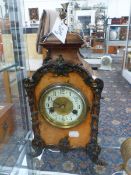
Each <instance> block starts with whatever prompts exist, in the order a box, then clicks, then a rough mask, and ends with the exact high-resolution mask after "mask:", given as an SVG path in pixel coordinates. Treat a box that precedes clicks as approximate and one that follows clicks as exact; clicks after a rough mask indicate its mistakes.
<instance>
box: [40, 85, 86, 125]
mask: <svg viewBox="0 0 131 175" xmlns="http://www.w3.org/2000/svg"><path fill="white" fill-rule="evenodd" d="M88 106H89V105H88V103H87V99H85V97H84V95H83V94H82V93H81V92H80V90H78V89H76V88H74V87H72V86H71V85H68V84H57V85H52V86H49V87H47V89H46V90H44V91H43V92H42V93H41V96H40V99H39V107H38V108H39V112H40V114H41V116H42V117H44V118H45V119H46V120H47V121H48V122H49V123H51V124H53V125H55V126H57V127H59V128H71V127H73V126H76V125H78V124H80V123H81V122H82V121H83V120H84V119H85V118H86V116H87V112H88V109H89V108H88Z"/></svg>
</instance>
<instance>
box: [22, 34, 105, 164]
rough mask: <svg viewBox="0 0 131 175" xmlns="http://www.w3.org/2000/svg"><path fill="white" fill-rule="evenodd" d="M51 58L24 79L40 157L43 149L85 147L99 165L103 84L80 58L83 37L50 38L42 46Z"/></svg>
mask: <svg viewBox="0 0 131 175" xmlns="http://www.w3.org/2000/svg"><path fill="white" fill-rule="evenodd" d="M40 44H41V45H42V46H43V49H44V50H45V48H46V49H47V56H46V58H44V60H43V65H42V67H40V68H39V69H38V70H37V71H36V72H34V74H33V75H32V77H31V78H26V79H24V86H25V89H26V92H27V95H28V99H29V105H30V110H31V117H32V129H33V132H34V139H33V141H32V146H33V148H34V150H35V153H36V155H38V154H41V152H42V149H43V148H58V149H60V150H61V151H68V150H71V149H79V148H83V149H85V150H86V151H87V153H88V155H89V156H90V158H91V160H92V161H94V162H98V155H99V153H100V147H99V146H98V144H97V134H98V121H99V111H100V98H101V92H102V89H103V81H102V80H100V79H98V78H96V79H93V73H92V70H91V68H90V67H89V65H88V64H87V63H86V62H85V61H84V60H83V59H82V58H81V57H80V55H79V53H78V49H79V48H80V46H81V45H82V44H83V41H82V39H81V37H80V36H79V35H78V34H75V33H72V34H70V33H68V34H67V38H66V43H65V44H62V43H61V42H60V41H58V40H57V39H56V38H55V36H53V35H50V36H49V37H48V38H47V40H46V41H44V42H43V43H40Z"/></svg>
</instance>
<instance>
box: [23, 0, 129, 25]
mask: <svg viewBox="0 0 131 175" xmlns="http://www.w3.org/2000/svg"><path fill="white" fill-rule="evenodd" d="M68 1H69V0H37V1H34V0H24V10H23V16H24V19H25V20H24V21H27V22H28V23H29V12H28V8H39V17H40V16H41V14H42V11H43V9H55V8H58V7H61V5H60V4H61V3H63V2H68ZM130 1H131V0H86V1H83V3H86V4H88V5H89V6H93V5H95V4H97V3H104V4H105V5H107V7H108V12H107V17H121V16H128V15H129V7H130ZM77 2H78V3H80V1H77ZM24 21H23V25H25V23H24Z"/></svg>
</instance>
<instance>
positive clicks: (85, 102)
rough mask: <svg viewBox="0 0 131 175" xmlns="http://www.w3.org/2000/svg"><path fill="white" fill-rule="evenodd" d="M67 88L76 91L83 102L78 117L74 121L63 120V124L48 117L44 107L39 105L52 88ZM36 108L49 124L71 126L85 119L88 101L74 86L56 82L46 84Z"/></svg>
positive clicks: (61, 126) (59, 126)
mask: <svg viewBox="0 0 131 175" xmlns="http://www.w3.org/2000/svg"><path fill="white" fill-rule="evenodd" d="M62 87H64V88H68V89H69V90H71V91H75V93H77V95H78V96H79V97H80V98H81V100H82V103H83V111H82V113H81V115H80V116H79V118H78V119H77V120H76V121H73V122H70V123H69V122H68V123H67V122H64V123H63V124H62V123H61V122H57V121H54V120H52V119H51V118H50V116H49V115H48V114H47V113H46V112H45V108H43V107H42V108H41V105H42V104H43V103H44V102H45V97H46V94H48V93H49V92H50V91H52V90H53V89H58V88H62ZM38 110H39V112H40V114H41V116H42V117H43V118H44V119H45V120H46V121H48V122H49V123H50V124H52V125H53V126H56V127H58V128H72V127H74V126H76V125H79V124H80V123H82V121H83V120H85V119H86V116H87V112H89V110H90V107H89V103H88V100H87V98H86V97H85V96H84V95H83V93H82V92H81V91H80V90H79V89H78V88H75V87H74V86H72V85H71V84H66V83H59V84H58V83H57V84H52V85H49V86H47V88H46V89H44V90H43V91H42V92H41V94H40V97H39V102H38Z"/></svg>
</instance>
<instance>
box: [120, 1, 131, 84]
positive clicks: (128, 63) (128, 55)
mask: <svg viewBox="0 0 131 175" xmlns="http://www.w3.org/2000/svg"><path fill="white" fill-rule="evenodd" d="M130 9H131V2H130ZM122 75H123V77H124V78H125V79H126V80H127V81H128V82H129V83H130V84H131V10H130V14H129V25H128V27H127V36H126V43H125V48H124V56H123V67H122Z"/></svg>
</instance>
